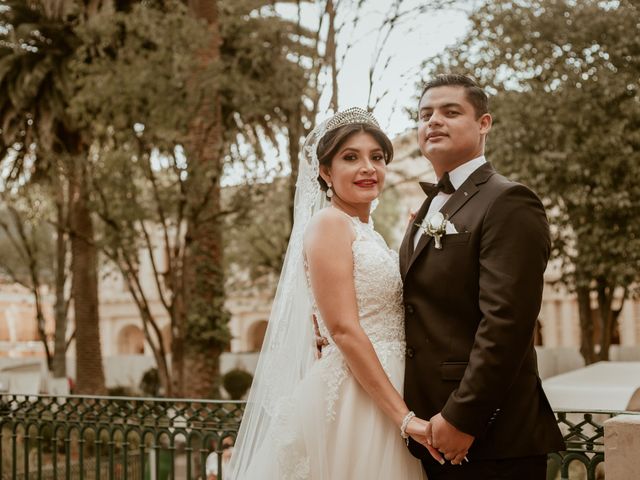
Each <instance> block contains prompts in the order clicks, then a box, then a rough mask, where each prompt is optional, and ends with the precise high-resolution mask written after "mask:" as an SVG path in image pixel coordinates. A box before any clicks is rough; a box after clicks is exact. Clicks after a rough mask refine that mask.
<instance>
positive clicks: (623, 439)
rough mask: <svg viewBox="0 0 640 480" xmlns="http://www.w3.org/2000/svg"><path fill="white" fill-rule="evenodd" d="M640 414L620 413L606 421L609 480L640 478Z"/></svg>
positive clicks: (606, 471) (605, 455)
mask: <svg viewBox="0 0 640 480" xmlns="http://www.w3.org/2000/svg"><path fill="white" fill-rule="evenodd" d="M639 452H640V415H618V416H616V417H614V418H612V419H610V420H607V421H606V422H604V458H605V462H604V468H605V475H606V478H607V480H629V479H631V478H640V454H639Z"/></svg>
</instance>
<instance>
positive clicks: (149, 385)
mask: <svg viewBox="0 0 640 480" xmlns="http://www.w3.org/2000/svg"><path fill="white" fill-rule="evenodd" d="M160 387H161V385H160V376H159V375H158V369H157V368H150V369H149V370H147V371H146V372H144V374H143V375H142V379H141V380H140V391H141V392H142V394H143V395H144V396H146V397H158V396H159V393H160Z"/></svg>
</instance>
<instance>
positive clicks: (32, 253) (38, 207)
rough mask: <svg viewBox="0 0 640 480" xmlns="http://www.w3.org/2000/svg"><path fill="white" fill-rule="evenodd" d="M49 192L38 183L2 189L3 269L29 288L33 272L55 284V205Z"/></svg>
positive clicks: (0, 231) (0, 265) (0, 266)
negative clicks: (52, 222)
mask: <svg viewBox="0 0 640 480" xmlns="http://www.w3.org/2000/svg"><path fill="white" fill-rule="evenodd" d="M48 193H49V192H48V191H47V189H46V188H45V187H43V186H40V185H37V184H28V185H26V186H23V187H22V188H19V189H16V190H14V191H13V192H11V191H4V192H0V273H2V274H4V276H5V277H8V278H10V279H11V280H12V281H17V282H18V283H21V284H22V285H24V286H26V287H28V288H32V287H33V278H32V273H35V274H37V277H38V281H39V283H42V284H47V285H49V286H50V287H53V284H54V282H55V279H54V274H55V265H54V261H55V253H54V250H55V232H54V227H53V226H51V225H50V224H49V223H47V220H48V219H49V218H51V216H52V210H53V206H52V205H51V202H50V200H49V197H48ZM32 262H33V267H34V268H33V272H32V271H30V268H29V266H30V264H32Z"/></svg>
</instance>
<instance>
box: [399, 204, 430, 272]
mask: <svg viewBox="0 0 640 480" xmlns="http://www.w3.org/2000/svg"><path fill="white" fill-rule="evenodd" d="M434 198H435V197H427V199H426V200H425V201H424V202H422V205H420V208H419V209H418V212H417V213H416V216H415V218H414V219H413V220H411V222H409V226H408V227H407V230H406V231H405V234H404V238H403V239H402V243H401V244H400V272H401V273H402V275H403V276H404V274H405V273H406V271H407V269H408V266H409V261H410V260H411V255H412V253H413V238H414V237H415V235H416V232H417V231H418V227H417V225H416V224H418V223H420V222H421V221H422V219H423V218H424V216H425V215H426V214H427V211H429V205H431V201H432V200H433V199H434Z"/></svg>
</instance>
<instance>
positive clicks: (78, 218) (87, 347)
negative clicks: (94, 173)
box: [0, 0, 105, 394]
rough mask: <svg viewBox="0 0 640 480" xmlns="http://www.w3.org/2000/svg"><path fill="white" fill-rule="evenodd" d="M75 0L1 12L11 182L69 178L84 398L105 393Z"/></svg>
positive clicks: (2, 154) (4, 141) (3, 146)
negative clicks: (77, 89) (79, 116)
mask: <svg viewBox="0 0 640 480" xmlns="http://www.w3.org/2000/svg"><path fill="white" fill-rule="evenodd" d="M75 3H76V2H73V1H72V0H49V1H45V0H42V1H35V0H33V1H27V2H25V1H24V0H8V1H6V2H4V4H3V6H2V7H0V8H1V10H0V18H1V22H2V24H1V26H0V29H1V30H0V125H1V128H2V130H1V135H0V162H11V165H10V174H9V178H8V181H18V180H20V179H22V180H23V181H24V180H29V181H37V180H42V179H45V178H47V175H53V176H55V178H56V179H59V178H58V172H60V171H62V172H64V174H66V177H67V178H66V182H65V183H66V185H67V187H68V212H69V226H70V228H69V235H70V238H71V252H72V276H73V282H72V297H73V306H74V318H75V324H76V337H75V340H76V374H77V382H76V383H77V387H78V392H80V393H87V394H102V393H105V382H104V372H103V366H102V354H101V347H100V333H99V316H98V281H97V250H96V247H95V245H94V243H93V222H92V218H91V214H90V211H89V210H88V208H87V203H88V202H87V198H88V194H89V192H88V188H87V185H88V178H87V170H86V163H85V162H86V156H87V152H88V143H87V140H86V138H85V136H84V135H83V134H84V132H82V131H80V130H78V129H77V128H75V126H74V125H73V122H72V120H71V119H70V117H69V116H68V115H67V113H66V106H67V102H68V98H69V97H68V96H69V92H70V84H71V81H72V80H71V78H70V77H69V70H68V64H69V61H70V59H71V58H72V57H73V55H74V52H75V51H76V48H77V47H78V42H79V40H78V37H77V36H76V35H75V34H74V26H75V25H76V24H77V22H78V21H80V18H79V17H78V16H77V15H76V14H74V9H75V8H76V6H75ZM29 162H33V165H32V166H31V164H30V163H29ZM49 178H54V177H49ZM63 233H64V232H61V231H60V229H59V234H63ZM56 353H58V354H59V352H58V349H56ZM62 355H64V352H62ZM60 361H63V360H61V359H59V358H58V364H59V362H60Z"/></svg>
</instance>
